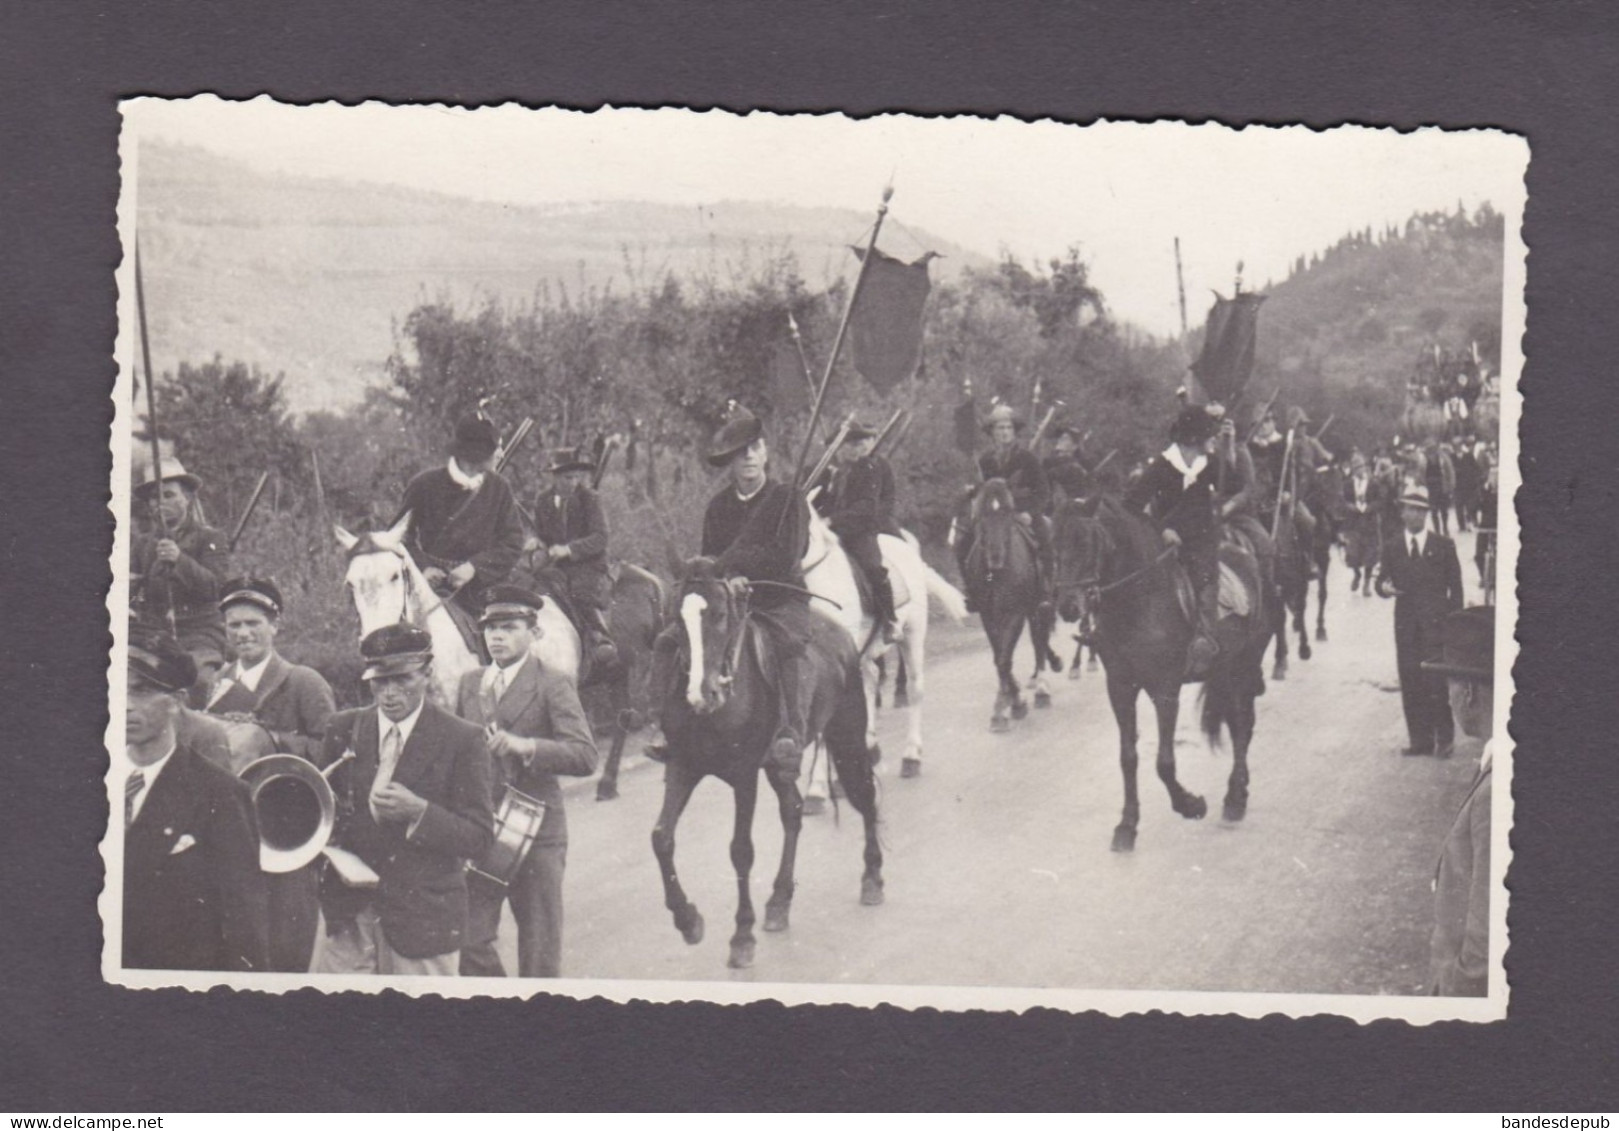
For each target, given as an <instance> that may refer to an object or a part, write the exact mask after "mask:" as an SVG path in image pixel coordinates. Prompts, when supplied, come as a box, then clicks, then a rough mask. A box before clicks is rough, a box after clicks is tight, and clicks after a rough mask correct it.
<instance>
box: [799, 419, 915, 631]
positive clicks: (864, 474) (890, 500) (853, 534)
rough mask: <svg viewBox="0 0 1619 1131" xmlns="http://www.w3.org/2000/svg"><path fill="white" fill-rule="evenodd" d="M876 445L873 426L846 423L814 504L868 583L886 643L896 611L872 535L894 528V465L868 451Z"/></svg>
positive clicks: (892, 588) (895, 617) (874, 537)
mask: <svg viewBox="0 0 1619 1131" xmlns="http://www.w3.org/2000/svg"><path fill="white" fill-rule="evenodd" d="M876 443H877V431H876V429H874V428H871V427H870V426H868V425H866V424H862V423H855V424H853V425H851V426H850V428H849V431H848V434H847V435H846V436H845V437H844V439H843V445H842V446H841V447H840V448H839V449H838V464H837V467H836V469H835V470H834V471H833V473H832V481H831V483H830V485H829V486H828V487H827V489H826V492H825V493H824V494H822V495H821V496H820V497H819V498H818V499H817V500H816V506H817V508H818V509H819V510H820V511H821V513H822V514H824V515H826V520H827V524H828V525H829V526H831V527H832V532H833V533H834V534H836V535H837V536H838V541H839V542H841V543H843V549H844V552H845V553H846V554H848V555H849V558H850V560H852V561H853V562H854V563H855V564H856V565H857V566H858V567H859V568H860V572H861V573H863V574H865V576H866V580H867V581H868V582H869V583H870V584H871V596H872V601H873V603H874V605H875V606H876V607H875V608H874V609H873V613H874V615H875V617H876V620H877V623H878V624H880V625H881V626H882V633H883V639H884V641H887V642H892V641H893V639H894V636H895V632H896V630H897V625H896V623H895V621H896V620H897V618H898V615H899V614H898V612H897V611H896V610H895V608H894V587H893V585H892V583H891V582H890V581H889V578H888V570H887V569H886V568H885V567H884V565H883V552H882V549H881V548H880V547H879V546H878V544H877V535H879V534H882V533H884V532H885V531H888V530H892V529H894V469H893V468H892V467H890V466H889V464H888V461H887V460H886V459H884V458H883V457H882V456H879V455H876V454H874V452H873V451H872V449H873V448H874V447H875V446H876Z"/></svg>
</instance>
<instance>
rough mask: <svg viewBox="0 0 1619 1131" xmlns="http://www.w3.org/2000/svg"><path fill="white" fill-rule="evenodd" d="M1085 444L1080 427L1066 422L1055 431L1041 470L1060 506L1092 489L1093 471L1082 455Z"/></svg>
mask: <svg viewBox="0 0 1619 1131" xmlns="http://www.w3.org/2000/svg"><path fill="white" fill-rule="evenodd" d="M1083 444H1084V436H1083V435H1082V434H1081V433H1080V430H1079V427H1078V425H1075V424H1066V423H1064V424H1057V425H1055V426H1054V427H1053V428H1052V437H1051V455H1049V456H1047V457H1046V459H1045V461H1044V462H1043V463H1042V464H1041V465H1040V470H1041V471H1042V472H1043V473H1044V474H1045V477H1046V482H1047V483H1048V484H1050V486H1051V489H1052V492H1053V502H1054V503H1055V504H1056V505H1057V506H1061V505H1062V504H1063V503H1065V502H1067V501H1068V500H1069V499H1079V498H1083V497H1084V496H1085V494H1086V493H1087V492H1088V491H1089V490H1090V481H1091V476H1090V472H1089V471H1088V470H1087V469H1086V467H1085V464H1084V462H1083V461H1081V459H1080V456H1079V450H1080V448H1081V447H1082V446H1083Z"/></svg>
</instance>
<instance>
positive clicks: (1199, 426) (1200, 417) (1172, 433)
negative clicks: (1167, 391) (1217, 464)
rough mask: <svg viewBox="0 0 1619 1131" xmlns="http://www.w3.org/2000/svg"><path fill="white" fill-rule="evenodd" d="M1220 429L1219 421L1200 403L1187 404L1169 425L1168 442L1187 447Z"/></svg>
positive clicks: (1200, 441) (1199, 442)
mask: <svg viewBox="0 0 1619 1131" xmlns="http://www.w3.org/2000/svg"><path fill="white" fill-rule="evenodd" d="M1219 431H1220V422H1219V421H1218V420H1216V419H1215V418H1214V417H1212V416H1210V415H1209V412H1208V410H1207V409H1205V408H1204V407H1203V406H1202V405H1187V406H1186V407H1185V408H1183V409H1181V411H1180V415H1179V416H1177V417H1175V423H1174V424H1172V425H1170V427H1169V439H1170V442H1172V443H1176V444H1185V445H1187V446H1188V447H1190V446H1192V445H1195V444H1201V443H1203V441H1205V440H1207V439H1209V438H1210V437H1211V436H1213V435H1215V434H1216V433H1217V432H1219Z"/></svg>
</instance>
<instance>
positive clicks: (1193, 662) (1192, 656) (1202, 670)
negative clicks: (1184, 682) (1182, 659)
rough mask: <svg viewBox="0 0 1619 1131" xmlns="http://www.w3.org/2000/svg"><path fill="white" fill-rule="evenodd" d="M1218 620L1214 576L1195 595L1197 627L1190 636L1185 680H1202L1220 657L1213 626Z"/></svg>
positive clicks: (1216, 584) (1217, 596)
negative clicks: (1190, 644) (1190, 643)
mask: <svg viewBox="0 0 1619 1131" xmlns="http://www.w3.org/2000/svg"><path fill="white" fill-rule="evenodd" d="M1219 618H1220V579H1219V575H1218V574H1216V576H1215V578H1214V580H1213V581H1211V582H1209V583H1208V584H1207V585H1205V586H1204V587H1203V589H1202V590H1201V591H1200V592H1199V593H1198V595H1197V625H1196V627H1195V629H1194V634H1193V636H1192V646H1191V647H1190V648H1189V649H1188V650H1187V654H1186V675H1187V678H1189V679H1190V678H1202V677H1203V676H1205V675H1207V674H1208V670H1209V666H1210V665H1211V664H1213V663H1214V661H1215V658H1216V657H1218V656H1219V655H1220V644H1219V641H1217V640H1216V639H1215V636H1214V629H1215V624H1216V623H1217V622H1218V621H1219Z"/></svg>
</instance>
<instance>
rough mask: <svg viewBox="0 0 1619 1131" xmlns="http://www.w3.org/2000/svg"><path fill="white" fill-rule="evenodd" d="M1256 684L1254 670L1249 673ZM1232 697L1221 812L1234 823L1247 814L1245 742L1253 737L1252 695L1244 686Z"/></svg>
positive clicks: (1246, 757)
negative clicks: (1228, 768)
mask: <svg viewBox="0 0 1619 1131" xmlns="http://www.w3.org/2000/svg"><path fill="white" fill-rule="evenodd" d="M1252 677H1253V683H1254V684H1255V685H1257V683H1258V677H1259V673H1258V672H1253V673H1252ZM1229 694H1230V695H1231V697H1232V699H1231V708H1230V713H1229V717H1228V718H1227V720H1226V724H1227V725H1228V726H1229V727H1230V728H1231V777H1230V779H1229V780H1228V781H1227V782H1226V793H1225V804H1224V806H1223V807H1222V808H1223V813H1222V815H1223V816H1224V818H1225V819H1226V820H1227V821H1231V822H1233V823H1234V822H1237V821H1240V820H1242V819H1243V817H1245V816H1247V814H1248V745H1249V743H1251V742H1252V741H1253V738H1254V696H1253V695H1252V694H1251V693H1250V691H1249V688H1247V687H1241V686H1239V687H1237V688H1235V689H1234V690H1233V691H1231V692H1230V693H1229Z"/></svg>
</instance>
